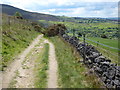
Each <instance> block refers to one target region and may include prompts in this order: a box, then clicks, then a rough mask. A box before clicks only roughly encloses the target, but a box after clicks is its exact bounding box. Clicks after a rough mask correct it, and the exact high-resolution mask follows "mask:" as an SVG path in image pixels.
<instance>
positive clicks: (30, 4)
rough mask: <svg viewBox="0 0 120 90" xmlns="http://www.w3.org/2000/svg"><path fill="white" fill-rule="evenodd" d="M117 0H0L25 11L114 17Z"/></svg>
mask: <svg viewBox="0 0 120 90" xmlns="http://www.w3.org/2000/svg"><path fill="white" fill-rule="evenodd" d="M118 1H119V0H1V1H0V3H3V4H9V5H12V6H15V7H18V8H21V9H24V10H27V11H32V12H39V13H45V14H53V15H66V16H80V17H92V16H93V17H115V16H117V13H118V11H117V10H118V6H117V5H118Z"/></svg>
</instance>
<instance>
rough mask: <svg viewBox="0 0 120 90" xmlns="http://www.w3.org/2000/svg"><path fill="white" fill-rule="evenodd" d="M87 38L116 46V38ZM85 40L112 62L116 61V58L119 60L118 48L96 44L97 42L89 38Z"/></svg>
mask: <svg viewBox="0 0 120 90" xmlns="http://www.w3.org/2000/svg"><path fill="white" fill-rule="evenodd" d="M88 39H91V40H94V41H96V42H97V41H99V43H102V44H105V45H108V46H110V47H115V48H118V40H117V39H115V40H111V39H103V38H97V37H96V38H95V37H88ZM80 40H82V41H83V38H80ZM86 42H87V43H89V44H92V45H93V46H95V47H96V49H97V50H99V51H100V52H101V53H102V54H103V56H105V57H107V58H109V59H111V60H112V61H113V62H114V63H118V60H119V55H118V50H116V49H112V48H109V47H106V46H103V45H100V44H97V43H95V42H92V41H89V40H86ZM119 52H120V51H119Z"/></svg>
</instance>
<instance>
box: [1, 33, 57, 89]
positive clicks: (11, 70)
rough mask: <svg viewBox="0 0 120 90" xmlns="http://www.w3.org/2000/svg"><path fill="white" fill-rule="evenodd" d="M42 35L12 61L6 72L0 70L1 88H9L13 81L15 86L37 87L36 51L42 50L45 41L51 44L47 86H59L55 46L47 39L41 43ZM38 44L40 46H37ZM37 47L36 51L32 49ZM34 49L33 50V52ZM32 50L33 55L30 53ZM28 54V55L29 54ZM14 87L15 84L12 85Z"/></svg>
mask: <svg viewBox="0 0 120 90" xmlns="http://www.w3.org/2000/svg"><path fill="white" fill-rule="evenodd" d="M41 38H42V35H39V36H38V37H37V38H36V39H35V40H34V41H33V42H32V43H31V44H30V46H28V48H26V49H25V50H24V51H23V52H22V53H21V54H20V55H19V56H18V57H17V58H16V59H15V60H14V62H12V63H11V64H10V65H9V66H8V67H7V69H6V70H5V71H4V72H0V77H2V78H0V79H2V80H1V81H2V82H1V83H0V86H1V87H0V89H1V88H8V87H9V85H10V83H11V82H13V83H14V82H15V88H35V87H34V73H33V70H34V64H35V62H34V60H35V58H36V56H35V53H37V52H40V50H41V49H40V48H43V44H44V43H48V44H49V65H48V66H49V70H48V82H47V87H46V88H57V87H58V86H57V76H58V75H57V68H58V65H57V61H56V55H55V47H54V45H53V44H52V43H51V42H49V41H48V40H47V39H44V42H43V43H41V45H39V41H40V39H41ZM36 45H38V46H36ZM33 48H35V51H32V49H33ZM31 51H32V52H31ZM30 52H31V55H28V54H29V53H30ZM27 55H28V56H27ZM14 80H15V81H14ZM12 87H14V86H12Z"/></svg>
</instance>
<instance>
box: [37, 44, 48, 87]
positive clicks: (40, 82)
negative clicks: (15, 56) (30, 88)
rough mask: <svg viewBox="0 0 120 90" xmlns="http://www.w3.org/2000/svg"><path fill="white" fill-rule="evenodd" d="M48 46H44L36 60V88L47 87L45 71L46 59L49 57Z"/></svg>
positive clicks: (46, 68)
mask: <svg viewBox="0 0 120 90" xmlns="http://www.w3.org/2000/svg"><path fill="white" fill-rule="evenodd" d="M48 53H49V44H45V46H44V48H43V49H42V52H41V55H40V56H39V57H38V59H37V60H36V63H37V65H36V68H35V71H37V74H36V82H35V87H36V88H46V87H47V70H48V57H49V54H48Z"/></svg>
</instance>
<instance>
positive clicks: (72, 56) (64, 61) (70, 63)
mask: <svg viewBox="0 0 120 90" xmlns="http://www.w3.org/2000/svg"><path fill="white" fill-rule="evenodd" d="M50 40H51V41H52V42H53V43H54V45H55V51H56V56H57V62H58V74H59V79H58V84H59V87H61V88H100V87H101V86H102V84H101V83H100V82H99V81H98V79H97V77H96V76H95V75H94V74H91V73H90V72H89V70H88V69H87V68H86V67H85V66H84V65H83V64H82V63H78V61H79V60H81V59H82V58H81V57H80V56H79V55H78V54H77V53H76V52H75V51H74V49H73V47H71V46H70V45H69V44H68V43H66V42H64V41H63V40H61V39H60V38H59V37H51V38H50Z"/></svg>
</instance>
